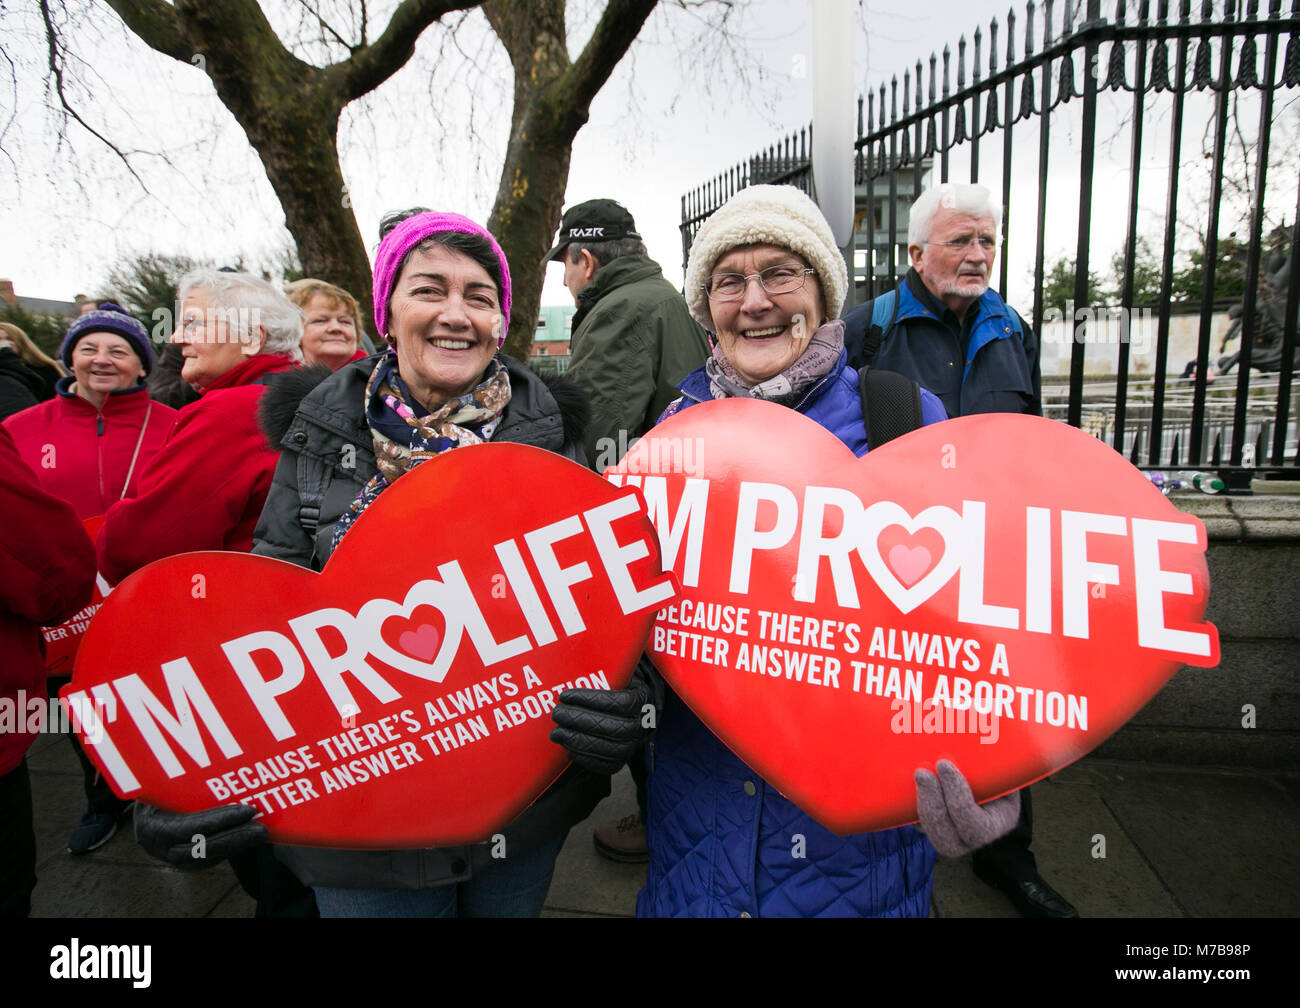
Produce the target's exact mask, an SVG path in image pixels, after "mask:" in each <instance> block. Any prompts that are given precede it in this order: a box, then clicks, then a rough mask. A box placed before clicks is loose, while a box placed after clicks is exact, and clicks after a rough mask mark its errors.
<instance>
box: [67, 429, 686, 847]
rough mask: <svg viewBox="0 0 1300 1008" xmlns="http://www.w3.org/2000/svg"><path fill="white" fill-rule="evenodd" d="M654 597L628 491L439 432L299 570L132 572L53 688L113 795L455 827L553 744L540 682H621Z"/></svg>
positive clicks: (553, 689) (278, 565)
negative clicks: (443, 448) (418, 460)
mask: <svg viewBox="0 0 1300 1008" xmlns="http://www.w3.org/2000/svg"><path fill="white" fill-rule="evenodd" d="M525 487H527V488H531V490H532V492H531V493H525V492H521V488H525ZM672 595H673V585H672V579H671V578H670V577H667V576H665V575H664V574H663V573H662V571H661V569H660V565H659V553H658V541H657V537H656V535H655V530H654V528H653V527H652V526H651V525H650V523H649V521H648V519H647V518H646V515H645V512H644V506H643V504H642V502H641V500H640V498H639V496H638V495H637V494H636V493H635V492H634V491H627V490H618V489H616V488H614V487H612V486H610V484H609V483H607V482H606V481H605V480H602V479H601V478H600V477H598V476H597V475H595V474H594V473H592V472H590V471H589V470H587V469H584V468H583V467H582V466H579V465H577V464H575V463H573V462H570V461H568V460H567V459H564V458H563V457H561V456H559V455H555V454H552V453H550V452H545V451H542V450H540V449H537V448H530V447H525V446H522V445H509V444H494V445H481V446H475V447H470V448H459V449H457V450H455V451H452V452H448V453H446V454H445V455H442V456H439V457H438V458H436V459H433V460H430V461H429V462H426V463H424V464H423V465H421V466H419V467H417V468H416V469H413V470H412V471H411V472H410V473H408V474H407V475H405V476H403V477H402V478H401V479H400V480H398V481H397V482H395V483H394V484H393V485H392V486H391V487H389V488H388V489H387V490H385V491H384V493H383V494H382V495H381V496H380V497H379V498H378V500H377V501H376V502H375V503H374V504H373V505H372V506H371V507H370V508H368V509H367V510H366V511H365V513H364V514H362V516H361V517H360V518H359V519H358V520H357V522H356V524H355V525H354V526H353V527H352V529H351V530H350V531H349V532H348V534H347V535H346V536H345V537H344V539H343V541H342V542H341V543H340V544H339V547H338V549H336V550H335V551H334V554H333V555H332V556H331V557H330V560H329V562H328V563H327V564H326V566H325V569H324V570H323V571H322V572H321V573H320V574H315V573H313V572H311V571H309V570H306V569H304V568H301V567H297V566H295V565H293V564H289V563H284V562H281V561H277V560H271V559H267V558H265V557H257V556H247V555H244V554H238V553H189V554H184V555H181V556H175V557H169V558H167V559H165V560H160V561H158V562H157V563H154V564H151V565H149V566H148V567H146V568H144V569H143V570H141V571H138V572H137V573H136V574H134V575H132V576H131V577H129V578H127V579H126V580H125V581H124V582H123V583H122V584H121V585H119V586H118V587H117V589H116V590H115V591H114V592H113V593H112V594H111V595H110V596H109V597H108V599H107V601H106V602H105V603H104V606H103V608H102V609H101V610H100V612H99V614H98V615H97V616H96V617H95V619H94V620H93V621H92V622H91V625H90V629H89V630H88V631H87V633H86V635H85V639H84V642H83V644H82V647H81V653H80V655H79V656H78V659H77V665H76V673H75V676H74V678H73V682H72V684H71V685H70V686H69V687H67V688H66V689H65V690H64V691H63V697H64V700H65V702H67V703H68V705H69V707H70V708H71V710H72V712H73V716H74V719H75V720H76V721H77V722H78V723H79V726H80V729H81V734H82V736H83V739H84V740H85V741H86V743H87V750H88V751H89V753H90V754H91V757H92V759H93V760H94V761H95V763H96V764H97V765H98V766H99V767H100V768H101V769H102V770H103V771H104V772H105V773H106V774H107V776H108V779H109V780H110V781H111V782H112V783H113V785H114V788H115V790H116V791H117V793H118V794H120V795H122V796H124V797H132V798H142V799H144V800H146V801H148V802H151V803H153V804H156V805H160V806H162V807H164V808H167V809H170V810H174V811H181V812H190V811H196V810H199V809H203V808H209V807H211V806H213V805H219V804H224V803H227V802H230V801H236V800H239V801H245V802H247V803H249V804H252V805H254V806H256V807H257V808H259V809H260V810H261V811H262V812H263V821H264V822H265V824H266V826H267V828H268V830H269V831H270V834H271V837H272V838H273V839H275V840H278V841H282V842H286V843H301V844H311V845H319V846H336V847H356V848H365V847H369V848H386V847H413V846H427V845H435V846H437V845H449V844H461V843H471V842H476V841H480V840H484V839H487V838H488V837H489V836H490V835H491V834H492V833H493V832H494V831H495V830H497V829H499V828H500V827H502V826H504V825H505V824H506V823H508V822H509V821H510V820H511V819H513V818H514V817H515V816H517V815H518V814H519V813H520V812H521V811H523V809H524V808H526V807H527V806H528V804H529V803H530V802H532V801H533V800H534V799H535V798H536V797H537V796H538V795H539V794H540V793H541V792H542V791H543V790H544V789H545V788H546V787H547V785H549V784H550V783H551V781H553V780H554V779H555V778H556V777H557V776H558V775H559V774H560V772H561V771H562V770H563V769H564V768H565V766H566V765H567V756H566V754H565V752H564V750H563V749H562V748H561V747H559V746H557V745H555V744H554V743H552V742H551V741H550V739H549V737H548V736H549V734H550V729H551V727H552V723H551V719H550V714H549V712H550V709H551V708H552V707H553V706H554V704H555V699H556V697H557V696H558V694H559V693H560V692H561V691H562V690H564V689H566V688H569V687H571V686H591V687H597V688H602V687H603V688H613V689H617V688H620V687H622V686H624V685H626V683H627V680H628V678H629V677H630V675H631V671H632V669H633V667H634V666H635V664H636V661H637V659H638V658H639V657H640V655H641V653H642V648H643V647H644V644H645V640H646V635H647V633H648V631H649V627H650V624H651V621H652V620H653V618H654V611H655V610H656V609H657V608H659V607H660V606H662V605H663V604H664V603H665V602H666V601H668V600H669V599H671V597H672Z"/></svg>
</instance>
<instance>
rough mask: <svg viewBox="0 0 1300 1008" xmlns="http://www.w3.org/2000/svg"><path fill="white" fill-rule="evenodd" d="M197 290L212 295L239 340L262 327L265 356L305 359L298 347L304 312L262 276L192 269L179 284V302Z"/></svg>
mask: <svg viewBox="0 0 1300 1008" xmlns="http://www.w3.org/2000/svg"><path fill="white" fill-rule="evenodd" d="M195 287H202V288H203V289H204V290H206V291H207V292H208V293H209V294H211V295H212V307H213V308H215V309H218V310H220V311H222V312H224V313H225V321H226V324H227V325H228V326H229V327H230V328H231V329H232V330H234V331H235V332H236V333H237V338H239V339H241V340H243V339H247V338H249V337H251V335H252V333H251V330H252V329H253V328H260V329H261V330H262V332H263V333H265V339H264V341H263V343H262V352H263V353H281V354H288V355H289V356H291V357H293V358H294V360H301V359H302V355H301V351H300V350H299V348H298V344H299V343H301V342H302V312H301V311H300V310H299V308H298V306H297V305H295V304H294V303H293V302H292V301H290V300H289V299H288V298H287V297H285V296H284V294H283V293H282V292H280V291H278V290H276V289H275V288H274V287H273V286H271V284H269V283H267V282H266V281H265V280H263V279H262V278H261V277H257V276H253V274H251V273H229V272H225V271H223V270H216V269H207V268H203V269H195V270H190V271H189V272H188V273H186V274H185V275H184V276H183V277H181V279H180V283H179V284H178V285H177V288H176V297H177V300H179V301H184V300H185V297H186V295H188V294H189V292H190V291H192V290H193V289H194V288H195ZM245 329H248V330H249V331H248V332H245V331H244V330H245Z"/></svg>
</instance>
